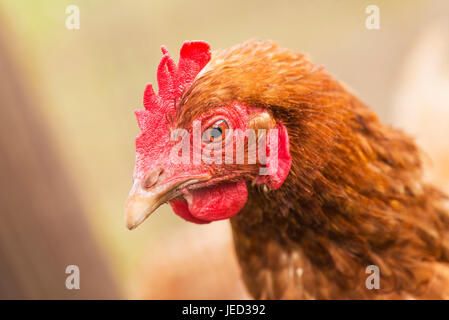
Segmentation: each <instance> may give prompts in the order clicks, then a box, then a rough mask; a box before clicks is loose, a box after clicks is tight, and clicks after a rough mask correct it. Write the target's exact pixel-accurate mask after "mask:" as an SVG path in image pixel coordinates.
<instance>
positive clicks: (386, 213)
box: [125, 40, 449, 299]
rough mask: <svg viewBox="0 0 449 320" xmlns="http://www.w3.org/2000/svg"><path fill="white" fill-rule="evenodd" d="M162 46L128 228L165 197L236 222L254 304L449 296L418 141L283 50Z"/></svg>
mask: <svg viewBox="0 0 449 320" xmlns="http://www.w3.org/2000/svg"><path fill="white" fill-rule="evenodd" d="M162 52H163V58H162V60H161V63H160V65H159V68H158V86H159V92H158V94H157V95H156V94H155V93H154V91H153V88H152V86H151V85H148V86H147V88H146V90H145V93H144V106H145V110H137V111H136V116H137V121H138V125H139V127H140V129H141V133H140V134H139V136H138V137H137V138H136V165H135V169H134V184H133V187H132V189H131V191H130V194H129V196H128V199H127V203H126V209H125V211H126V223H127V226H128V228H130V229H133V228H135V227H136V226H137V225H139V224H140V223H141V222H142V221H143V220H144V219H145V218H147V217H148V216H149V215H150V214H151V213H152V212H153V211H154V210H156V209H157V208H158V207H159V206H160V205H161V204H162V203H165V202H169V203H170V205H171V206H172V208H173V210H174V212H175V213H176V214H177V215H178V216H180V217H181V218H183V219H185V220H187V221H190V222H194V223H199V224H205V223H209V222H212V221H217V220H224V219H230V223H231V226H232V233H233V238H234V244H235V251H236V254H237V257H238V260H239V264H240V267H241V270H242V276H243V279H244V282H245V284H246V286H247V289H248V291H249V292H250V294H251V295H252V296H253V297H254V298H257V299H260V298H265V299H389V298H395V299H396V298H398V299H426V298H449V246H448V245H449V243H448V234H449V232H448V231H449V230H448V229H449V214H448V211H449V201H448V198H447V196H446V195H445V194H443V192H441V191H439V190H438V189H437V188H435V187H433V186H431V185H428V184H426V183H424V182H423V180H422V160H421V154H420V151H419V150H418V148H417V147H416V145H415V144H414V142H413V141H412V139H411V138H409V137H408V136H407V135H406V134H404V133H402V132H401V131H399V130H396V129H394V128H391V127H389V126H387V125H384V124H382V123H381V122H380V121H379V119H378V118H377V116H376V115H375V114H374V113H373V112H372V111H371V110H369V109H368V108H367V107H366V106H365V105H364V104H363V103H362V102H361V101H360V100H359V99H358V98H356V97H355V96H354V95H353V94H352V93H351V92H350V91H349V89H348V88H346V87H345V86H343V85H342V84H341V83H340V82H339V81H337V80H336V79H334V78H333V77H332V76H331V75H329V74H328V73H327V72H326V71H325V70H324V68H323V67H318V66H315V65H314V64H312V63H311V62H310V61H309V60H308V58H307V57H306V56H305V55H303V54H300V53H296V52H294V51H291V50H288V49H283V48H280V47H278V46H277V45H276V44H275V43H274V42H270V41H255V40H251V41H248V42H245V43H243V44H241V45H237V46H235V47H232V48H229V49H225V50H221V51H217V52H214V53H213V55H211V53H210V51H209V46H208V45H207V43H205V42H202V41H194V42H186V43H184V44H183V46H182V48H181V51H180V59H179V64H178V65H176V64H175V63H174V61H173V60H172V59H171V57H170V55H169V54H168V51H167V49H166V48H165V47H163V48H162ZM251 132H253V133H254V136H256V137H257V138H256V139H253V135H251ZM242 134H245V135H244V136H243V138H242ZM242 139H243V140H242ZM242 141H244V145H243V147H242ZM228 147H229V148H228ZM256 149H257V157H256V158H254V156H253V155H254V154H253V153H252V152H251V151H254V150H256ZM229 150H230V151H229ZM242 150H243V151H242ZM228 151H229V152H228ZM242 152H243V153H244V157H243V161H241V160H242V157H241V155H240V153H242ZM238 160H240V161H238ZM204 241H207V239H205V240H204ZM179 245H180V246H182V243H180V244H179ZM371 265H375V266H377V267H378V269H379V271H380V288H378V289H372V288H369V287H368V286H367V285H366V281H367V277H368V276H369V274H367V267H368V266H371Z"/></svg>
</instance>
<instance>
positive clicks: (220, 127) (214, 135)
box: [203, 120, 229, 142]
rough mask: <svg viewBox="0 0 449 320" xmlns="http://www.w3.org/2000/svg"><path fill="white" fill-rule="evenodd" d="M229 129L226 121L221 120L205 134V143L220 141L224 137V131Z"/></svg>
mask: <svg viewBox="0 0 449 320" xmlns="http://www.w3.org/2000/svg"><path fill="white" fill-rule="evenodd" d="M228 128H229V126H228V124H227V123H226V121H224V120H219V121H217V122H215V123H214V124H213V125H212V126H211V127H209V129H207V130H206V131H205V132H204V136H203V139H204V141H205V142H215V141H220V140H221V138H222V136H223V133H224V130H226V129H228Z"/></svg>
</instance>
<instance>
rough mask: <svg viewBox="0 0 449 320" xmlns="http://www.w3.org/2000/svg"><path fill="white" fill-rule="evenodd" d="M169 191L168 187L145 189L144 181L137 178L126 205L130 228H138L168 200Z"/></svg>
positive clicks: (127, 222)
mask: <svg viewBox="0 0 449 320" xmlns="http://www.w3.org/2000/svg"><path fill="white" fill-rule="evenodd" d="M167 191H168V190H167V188H163V187H162V188H161V187H159V188H154V189H152V190H145V188H144V187H142V181H140V180H139V179H135V180H134V184H133V186H132V188H131V191H130V192H129V195H128V199H126V206H125V219H126V226H127V227H128V229H130V230H132V229H134V228H136V227H137V226H138V225H139V224H141V223H142V222H143V221H144V220H145V219H146V218H147V217H148V216H149V215H150V214H152V213H153V212H154V211H155V210H156V209H157V208H159V206H160V205H161V204H162V203H164V202H165V201H167V200H165V197H164V195H166V194H167Z"/></svg>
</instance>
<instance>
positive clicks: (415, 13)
mask: <svg viewBox="0 0 449 320" xmlns="http://www.w3.org/2000/svg"><path fill="white" fill-rule="evenodd" d="M371 4H375V5H377V6H379V8H380V29H379V30H367V29H366V28H365V19H366V17H367V14H366V13H365V8H366V7H367V6H368V5H371ZM68 5H77V6H78V7H79V9H80V29H79V30H68V29H67V28H66V26H65V20H66V18H67V16H68V15H67V14H66V13H65V10H66V7H67V6H68ZM448 20H449V2H448V1H445V0H439V1H438V0H435V1H427V0H394V1H387V0H382V1H381V0H370V1H361V0H353V1H349V0H346V1H344V0H333V1H330V0H329V1H324V0H321V1H286V0H276V1H260V0H257V1H256V0H248V1H240V0H228V1H206V0H191V1H181V0H172V1H162V0H161V1H156V0H151V1H144V0H140V1H137V0H136V1H124V0H117V1H106V0H95V1H94V0H39V1H27V0H0V50H1V51H0V62H1V63H0V67H1V69H0V79H1V82H0V85H1V87H2V89H0V93H1V94H2V96H0V104H1V110H2V111H1V113H0V115H1V120H0V122H1V126H2V129H1V130H0V133H1V135H2V137H1V140H0V141H1V143H0V148H1V149H0V150H1V155H2V156H0V159H2V160H1V161H0V174H1V176H0V178H1V182H0V183H1V184H0V193H1V199H2V201H1V202H0V219H1V220H0V297H1V298H68V299H70V298H246V297H247V296H246V293H245V291H244V289H243V287H242V285H241V283H240V280H239V271H238V268H237V266H236V262H235V257H234V256H233V252H232V247H231V236H230V233H229V227H228V225H227V223H226V222H221V223H214V224H211V225H208V226H196V225H192V224H189V223H187V222H184V221H183V220H181V219H180V218H178V217H177V216H175V215H174V214H173V213H172V211H171V209H170V208H169V207H168V206H163V207H161V208H160V209H159V210H158V211H157V212H156V213H155V214H153V215H152V216H151V217H150V218H149V219H148V221H146V222H145V223H144V224H143V225H141V226H140V227H139V228H137V229H136V230H134V231H132V232H131V231H128V230H127V229H126V227H125V224H124V217H123V208H124V201H125V199H126V196H127V193H128V191H129V188H130V187H131V182H132V170H133V166H134V137H135V136H136V135H137V133H138V128H137V125H136V121H135V118H134V114H133V110H134V109H138V108H142V103H141V101H142V96H143V89H144V87H145V84H146V83H148V82H152V83H156V68H157V65H158V62H159V59H160V57H161V53H160V46H161V45H162V44H164V45H166V46H167V47H168V49H169V50H170V52H171V54H172V55H173V56H174V57H175V59H177V58H178V51H179V48H180V46H181V44H182V42H183V41H184V40H194V39H203V40H206V41H208V42H209V44H210V45H211V47H212V48H213V49H219V48H225V47H228V46H231V45H234V44H237V43H239V42H242V41H244V40H247V39H249V38H261V39H273V40H276V41H277V42H279V43H280V45H282V46H284V47H288V48H291V49H294V50H297V51H301V52H306V53H307V54H309V56H310V57H311V58H312V60H313V61H314V62H315V63H317V64H321V65H324V66H325V67H326V68H327V69H328V70H329V71H330V72H331V73H332V74H334V75H335V76H336V77H337V78H339V79H341V80H342V81H344V82H345V83H346V84H347V85H348V86H350V87H351V88H352V89H353V90H354V91H355V92H357V94H358V96H359V97H360V98H361V99H362V100H363V101H365V102H366V103H367V104H368V105H369V106H370V107H372V108H373V109H374V110H376V111H377V113H378V114H379V116H380V117H381V118H382V119H383V120H384V121H387V122H389V123H393V124H395V125H398V126H402V127H404V128H405V129H409V130H410V131H413V130H415V129H416V135H420V132H419V130H420V129H419V128H421V129H422V128H423V127H425V128H427V129H429V128H430V127H436V128H437V129H436V132H433V135H432V136H429V137H428V141H433V140H435V135H436V136H438V134H439V133H440V131H438V128H439V127H438V126H435V125H434V124H433V123H432V122H428V123H427V125H428V126H427V127H426V126H420V125H416V121H418V120H419V119H421V117H419V116H416V117H415V118H413V119H410V120H404V119H408V118H407V117H408V113H409V110H410V108H413V107H414V106H415V105H419V104H420V103H428V104H429V108H431V107H437V106H443V107H447V106H448V101H449V98H448V99H446V97H447V95H448V88H449V81H448V77H447V75H448V65H447V61H448V60H447V58H448V50H447V47H445V43H449V41H448V39H449V38H448V37H447V30H449V27H448V24H447V22H448ZM442 63H446V64H445V65H444V66H443V65H442ZM443 71H444V72H443ZM432 83H438V84H441V85H440V86H439V87H438V89H437V90H439V91H438V92H439V94H437V95H435V93H434V92H433V91H432V90H433V88H434V87H435V86H434V85H432ZM435 99H437V100H435ZM447 109H449V108H446V110H447ZM439 118H440V119H441V121H440V122H441V124H439V125H440V126H444V125H446V126H447V120H449V117H447V113H446V116H444V117H439ZM414 121H415V122H414ZM410 123H412V125H410V128H407V126H408V125H409V124H410ZM429 124H431V125H429ZM427 129H426V130H427ZM426 130H424V133H421V135H420V136H419V137H420V138H421V139H423V141H424V142H423V143H424V144H425V143H426V141H425V139H426V132H427V131H426ZM429 130H430V129H429ZM434 131H435V130H434ZM412 134H415V132H412ZM438 140H439V141H440V140H444V141H443V142H442V143H441V144H440V145H438V146H437V147H436V148H439V149H438V150H447V149H448V148H447V145H448V144H447V142H445V141H446V140H447V137H446V138H441V137H440V138H439V139H438ZM428 148H429V150H430V149H432V147H428ZM429 152H430V153H432V150H430V151H429ZM445 157H446V158H444V159H446V160H449V157H447V154H446V156H445ZM438 176H439V177H441V175H438ZM445 181H447V180H445ZM68 264H76V265H79V266H80V271H81V289H80V290H76V291H70V290H67V289H66V288H65V277H66V276H67V275H66V274H65V272H64V271H65V266H66V265H68Z"/></svg>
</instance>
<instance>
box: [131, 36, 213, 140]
mask: <svg viewBox="0 0 449 320" xmlns="http://www.w3.org/2000/svg"><path fill="white" fill-rule="evenodd" d="M161 49H162V53H163V57H162V59H161V62H160V63H159V67H158V68H157V83H158V86H159V92H158V95H156V94H155V93H154V90H153V85H152V84H148V85H147V87H146V88H145V93H144V95H143V105H144V107H145V109H146V110H148V111H150V112H151V119H143V118H146V117H147V116H148V114H147V113H146V112H142V111H143V110H137V111H136V116H137V121H138V124H139V127H140V129H141V130H142V131H144V130H145V129H147V128H148V127H147V126H146V124H148V123H147V122H148V120H151V122H154V120H155V119H154V117H155V116H156V114H159V115H160V116H161V117H162V116H163V117H165V116H166V114H167V113H169V112H171V111H174V110H175V105H174V102H175V100H178V99H179V98H180V97H181V94H182V93H183V91H184V90H187V89H188V88H189V87H190V85H191V84H192V82H193V80H194V79H195V77H196V75H197V74H198V73H199V72H200V71H201V69H203V68H204V66H205V65H206V64H207V63H208V62H209V60H210V56H211V55H210V50H209V49H210V47H209V45H208V44H207V43H206V42H204V41H187V42H184V44H183V45H182V47H181V51H180V56H179V63H178V65H176V64H175V62H174V61H173V59H172V57H170V54H169V53H168V50H167V48H166V47H165V46H162V48H161ZM145 115H146V116H145Z"/></svg>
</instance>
